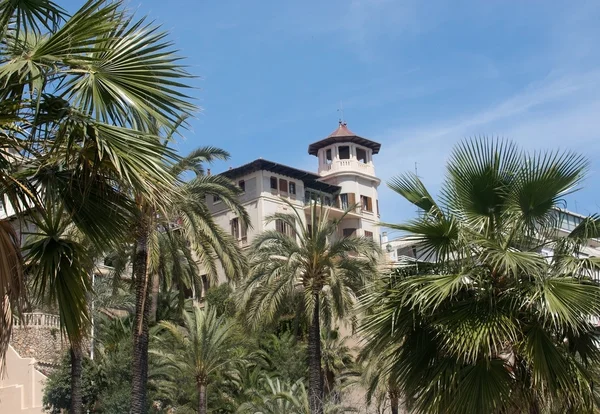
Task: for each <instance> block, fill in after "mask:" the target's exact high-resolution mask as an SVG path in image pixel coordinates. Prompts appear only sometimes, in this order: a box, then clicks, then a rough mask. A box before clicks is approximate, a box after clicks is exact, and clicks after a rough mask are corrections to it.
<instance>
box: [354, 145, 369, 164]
mask: <svg viewBox="0 0 600 414" xmlns="http://www.w3.org/2000/svg"><path fill="white" fill-rule="evenodd" d="M356 159H357V160H358V162H362V163H363V164H366V163H367V151H365V150H364V149H362V148H358V147H357V148H356Z"/></svg>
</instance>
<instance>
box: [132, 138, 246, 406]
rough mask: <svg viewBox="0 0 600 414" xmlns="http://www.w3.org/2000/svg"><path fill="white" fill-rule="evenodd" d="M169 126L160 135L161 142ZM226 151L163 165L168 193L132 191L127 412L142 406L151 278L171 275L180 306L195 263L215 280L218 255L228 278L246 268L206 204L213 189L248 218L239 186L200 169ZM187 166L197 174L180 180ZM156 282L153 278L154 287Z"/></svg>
mask: <svg viewBox="0 0 600 414" xmlns="http://www.w3.org/2000/svg"><path fill="white" fill-rule="evenodd" d="M173 132H174V130H172V131H171V132H170V133H168V134H167V135H166V138H165V139H164V140H163V145H164V146H165V148H167V147H166V145H167V143H168V142H169V140H170V134H171V133H173ZM228 156H229V154H228V153H227V152H225V151H223V150H220V149H218V148H214V147H204V148H199V149H197V150H195V151H193V152H192V153H191V154H190V155H188V156H187V157H185V158H183V159H180V160H179V161H178V162H176V163H174V164H173V165H171V166H167V167H168V168H167V172H168V174H169V176H170V177H171V183H170V191H169V192H168V193H165V189H164V188H163V189H161V194H156V196H154V197H146V196H145V195H144V194H143V193H140V194H136V196H135V203H136V205H137V206H138V211H139V216H138V221H137V223H136V227H135V229H134V235H133V238H134V240H135V242H134V246H135V252H134V256H133V260H132V262H133V279H134V282H135V295H136V312H135V321H134V325H135V329H134V335H133V338H134V364H133V384H132V412H135V413H138V412H143V410H144V409H145V408H144V407H146V388H147V387H146V384H147V378H148V344H149V323H150V320H151V315H150V310H151V308H152V305H151V304H152V301H153V300H154V301H156V300H157V295H154V299H152V297H151V296H152V295H151V294H150V293H151V291H152V285H153V283H152V279H155V280H157V281H158V278H159V277H160V276H163V279H164V278H165V277H166V276H167V274H168V277H170V278H171V279H174V280H175V281H176V282H177V284H178V286H179V295H180V305H181V306H180V307H182V306H183V294H184V290H183V288H184V287H186V288H189V287H190V285H192V286H196V287H197V288H198V287H200V286H202V283H201V280H200V277H199V274H198V272H197V264H198V265H200V266H202V268H203V269H204V271H205V272H206V274H207V276H208V277H209V278H210V280H211V281H212V282H213V283H215V284H216V282H217V260H218V261H219V262H220V263H221V265H222V267H223V269H224V271H225V275H226V276H227V277H228V278H230V279H233V278H235V277H236V276H237V275H240V274H242V273H243V271H244V269H245V260H244V256H243V255H242V252H241V250H240V249H239V247H238V246H237V244H235V242H234V241H233V239H232V238H231V236H230V235H229V234H227V233H226V232H225V231H224V230H223V229H222V228H221V227H219V226H218V225H217V224H216V222H215V221H214V219H213V218H212V215H211V213H210V210H209V209H208V206H207V204H206V198H207V196H208V195H209V194H212V195H218V196H219V197H220V198H221V200H222V201H223V203H225V204H226V205H227V206H228V207H229V208H230V209H231V210H232V211H234V212H236V214H237V215H238V217H240V221H241V223H248V222H249V219H248V214H247V213H246V211H245V210H244V208H243V206H242V205H241V204H240V202H239V200H238V197H237V196H238V195H239V194H240V192H241V190H240V189H239V188H238V187H237V186H235V184H234V183H233V182H231V181H230V180H228V179H227V178H225V177H223V176H220V175H214V176H213V175H203V173H204V169H203V163H206V162H212V161H213V160H215V159H227V158H228ZM187 171H191V172H193V173H195V174H196V177H195V178H193V179H192V180H190V181H188V182H186V183H183V182H182V181H181V180H180V176H181V175H182V174H183V173H184V172H187ZM166 194H168V195H169V197H168V198H167V197H165V195H166ZM173 223H178V225H179V226H180V228H179V229H178V230H177V231H173V230H172V229H171V225H172V224H173ZM161 247H163V249H161ZM167 258H168V259H169V260H168V262H169V266H168V268H167V263H165V262H166V260H165V259H167ZM158 285H159V283H157V284H154V286H155V287H156V286H158ZM156 293H157V292H156Z"/></svg>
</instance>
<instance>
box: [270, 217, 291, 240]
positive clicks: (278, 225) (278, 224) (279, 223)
mask: <svg viewBox="0 0 600 414" xmlns="http://www.w3.org/2000/svg"><path fill="white" fill-rule="evenodd" d="M275 230H277V231H278V232H279V233H281V234H286V235H288V236H293V235H294V229H293V228H292V227H291V226H290V225H289V224H288V223H286V222H285V221H283V220H280V219H277V220H275Z"/></svg>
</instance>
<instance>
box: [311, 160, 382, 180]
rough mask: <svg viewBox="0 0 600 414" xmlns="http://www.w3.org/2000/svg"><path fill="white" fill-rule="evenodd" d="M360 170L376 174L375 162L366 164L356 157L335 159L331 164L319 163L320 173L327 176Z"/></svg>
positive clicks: (368, 173)
mask: <svg viewBox="0 0 600 414" xmlns="http://www.w3.org/2000/svg"><path fill="white" fill-rule="evenodd" d="M344 171H349V172H359V173H363V174H367V175H373V176H374V175H375V168H374V167H373V164H365V163H363V162H359V161H357V160H355V159H349V160H334V161H332V162H331V164H321V165H319V174H320V175H322V176H326V175H329V174H333V173H337V172H344Z"/></svg>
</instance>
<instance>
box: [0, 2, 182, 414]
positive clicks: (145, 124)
mask: <svg viewBox="0 0 600 414" xmlns="http://www.w3.org/2000/svg"><path fill="white" fill-rule="evenodd" d="M123 10H124V8H123V3H122V2H121V1H108V0H90V1H88V2H86V3H85V4H84V5H83V6H82V7H81V8H80V9H79V10H78V11H77V12H76V13H74V14H73V15H72V16H69V15H67V13H66V12H65V11H64V10H62V9H61V8H60V7H59V6H57V5H56V4H55V3H53V2H52V1H49V0H41V1H36V2H31V1H29V0H15V1H12V0H11V1H0V31H2V33H3V36H2V39H3V43H2V47H1V48H0V54H1V55H2V56H1V59H0V61H1V62H2V64H1V66H0V84H1V85H2V88H0V102H1V104H0V115H1V116H0V148H1V149H2V151H1V153H0V158H1V160H0V169H1V173H0V194H1V195H2V196H3V197H7V198H8V204H10V205H12V206H13V207H16V208H17V209H18V210H19V207H26V209H27V219H29V220H32V221H34V224H35V225H36V226H37V227H38V229H47V230H49V231H50V230H51V231H50V232H49V233H48V235H49V236H52V235H54V236H55V235H56V233H57V231H58V230H60V228H61V226H62V225H59V224H60V223H62V220H64V219H63V218H61V216H62V215H65V214H66V215H67V216H68V217H69V220H71V221H72V222H73V223H75V224H76V225H77V226H78V227H79V228H80V230H81V231H82V232H83V233H84V234H85V235H86V236H87V237H88V238H89V239H90V240H91V241H92V242H93V243H95V244H97V245H98V247H101V248H104V249H107V248H108V246H109V245H112V244H114V243H115V241H116V240H118V239H120V238H121V237H124V236H125V235H126V233H127V232H128V229H129V227H130V224H131V222H132V221H133V219H134V217H135V216H134V213H135V205H134V204H133V203H131V201H130V200H128V199H127V197H125V195H127V194H129V193H130V192H131V191H134V192H135V193H136V194H144V196H145V197H147V198H149V197H156V195H160V194H165V192H161V191H159V189H161V188H164V187H165V186H168V185H169V184H170V182H171V180H170V177H169V174H168V171H167V170H166V169H165V165H168V164H169V163H171V162H172V161H173V160H174V159H175V158H176V156H175V154H174V153H173V151H171V150H166V149H165V148H164V146H163V145H161V143H160V140H159V139H158V137H156V136H155V135H156V134H155V133H152V130H151V126H153V125H155V124H156V123H158V125H159V126H160V127H161V128H163V127H164V128H167V129H169V128H172V127H173V126H174V125H176V123H177V120H178V119H179V118H180V117H181V115H182V114H186V113H189V112H190V111H192V110H194V107H193V105H191V104H189V102H188V101H189V100H188V98H187V97H186V96H185V95H184V94H183V93H182V92H181V91H182V88H184V87H185V85H184V84H183V83H182V82H181V80H182V79H185V78H189V75H188V74H187V73H186V72H185V70H184V69H183V66H181V65H180V64H179V63H178V58H177V57H175V55H174V51H173V48H172V45H171V43H169V42H168V41H165V34H164V33H163V32H160V31H159V30H158V28H156V27H154V26H152V25H149V24H146V23H145V22H144V20H143V19H142V20H138V21H136V20H133V18H132V16H130V15H128V14H127V13H126V12H125V11H123ZM55 206H58V207H57V208H58V213H57V212H56V211H55V208H54V207H55ZM23 209H24V208H21V210H23ZM31 212H34V214H31ZM99 218H102V220H100V219H99ZM0 231H1V232H3V234H2V237H0V240H2V243H3V247H5V248H7V249H8V248H10V247H11V246H10V245H9V243H12V249H11V250H7V251H8V252H11V253H10V254H8V255H6V256H5V257H3V258H2V260H3V261H2V266H0V270H1V271H2V273H1V274H0V281H1V282H0V294H2V298H3V299H2V300H3V302H4V303H5V304H6V303H8V302H13V303H14V302H15V300H16V299H17V298H18V297H19V296H20V295H19V293H20V291H21V290H20V282H19V279H20V277H21V274H22V272H21V270H20V268H21V263H20V260H19V257H18V255H17V254H16V251H17V250H18V247H19V246H18V243H17V240H16V238H15V237H13V235H12V234H11V233H10V231H9V230H8V229H7V226H5V225H3V226H0ZM71 247H73V246H71ZM73 248H74V247H73ZM76 250H78V251H79V250H81V249H75V250H73V251H76ZM61 254H62V253H61ZM64 254H66V255H68V254H71V253H70V252H69V250H68V249H67V250H65V251H64ZM77 254H79V253H77ZM32 257H34V258H36V259H39V260H55V259H56V258H57V256H53V255H46V254H38V255H37V256H32ZM63 257H65V256H63ZM61 260H62V259H61ZM54 263H61V264H62V265H63V267H64V266H65V265H67V264H71V263H73V266H74V268H73V270H72V272H71V274H72V276H73V277H75V275H77V277H78V278H81V275H80V273H79V272H80V271H81V270H82V267H77V266H75V264H74V263H75V262H70V261H68V260H66V261H56V260H55V261H54ZM36 266H37V268H47V264H44V263H38V264H36ZM54 274H56V273H55V272H50V273H41V272H40V273H37V276H38V277H50V275H54ZM77 283H79V282H77ZM39 286H50V287H53V286H59V285H53V284H52V283H50V282H49V283H46V282H44V283H40V284H39ZM61 286H63V287H66V286H67V285H61ZM85 289H89V286H86V287H85ZM85 289H80V290H79V293H81V294H84V293H86V292H85ZM63 293H64V292H63ZM51 296H53V297H55V298H56V299H57V300H58V301H61V300H64V299H65V298H67V297H68V295H63V294H59V293H58V292H57V293H55V294H52V295H51ZM76 299H77V300H75V301H73V302H62V303H59V308H60V309H61V321H62V323H63V327H64V329H65V331H66V333H67V336H68V337H69V339H70V340H71V342H72V343H74V344H77V343H80V342H81V340H80V339H81V336H82V333H83V332H85V331H86V326H85V325H86V324H87V323H88V315H87V308H86V307H85V306H83V305H82V299H81V298H80V297H79V298H76ZM0 308H1V310H0V312H1V313H0V317H2V318H1V319H2V321H3V323H4V324H5V325H4V326H3V328H6V329H2V332H3V334H2V337H1V338H0V340H1V342H0V351H3V350H5V347H6V338H8V336H7V335H4V333H5V332H10V315H11V312H10V310H11V307H10V306H2V307H0ZM73 379H74V380H76V377H74V378H73ZM73 389H74V390H77V387H73ZM77 399H78V397H77V395H73V402H74V404H75V405H79V404H78V402H77ZM80 411H81V407H80V406H79V407H75V406H74V407H72V410H71V412H73V413H77V412H80Z"/></svg>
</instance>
